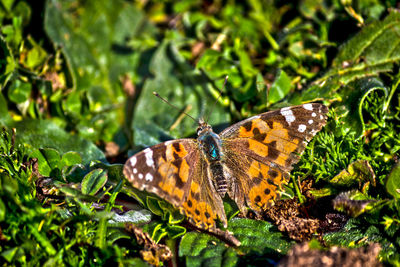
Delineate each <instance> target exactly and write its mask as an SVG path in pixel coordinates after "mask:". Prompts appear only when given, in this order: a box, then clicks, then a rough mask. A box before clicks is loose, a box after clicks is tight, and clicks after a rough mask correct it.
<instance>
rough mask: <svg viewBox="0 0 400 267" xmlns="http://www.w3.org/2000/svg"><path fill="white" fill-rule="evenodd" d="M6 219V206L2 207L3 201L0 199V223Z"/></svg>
mask: <svg viewBox="0 0 400 267" xmlns="http://www.w3.org/2000/svg"><path fill="white" fill-rule="evenodd" d="M5 217H6V206H5V205H4V202H3V200H1V198H0V222H2V221H4V218H5Z"/></svg>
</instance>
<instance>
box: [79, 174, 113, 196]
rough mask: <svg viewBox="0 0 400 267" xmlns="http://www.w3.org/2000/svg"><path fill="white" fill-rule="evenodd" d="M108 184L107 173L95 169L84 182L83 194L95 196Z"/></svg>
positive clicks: (87, 175) (86, 176)
mask: <svg viewBox="0 0 400 267" xmlns="http://www.w3.org/2000/svg"><path fill="white" fill-rule="evenodd" d="M106 182H107V171H104V170H103V169H95V170H93V171H91V172H89V173H88V174H86V175H85V177H84V178H83V180H82V184H81V186H82V187H81V191H82V194H85V195H91V196H94V195H95V194H96V193H97V192H98V191H99V190H100V189H101V188H102V187H103V186H104V185H105V184H106Z"/></svg>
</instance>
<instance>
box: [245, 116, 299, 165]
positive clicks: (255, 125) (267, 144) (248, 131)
mask: <svg viewBox="0 0 400 267" xmlns="http://www.w3.org/2000/svg"><path fill="white" fill-rule="evenodd" d="M238 137H239V138H249V139H248V144H249V149H250V150H251V151H253V152H254V153H256V154H257V155H259V156H261V157H269V158H270V160H271V161H272V162H274V163H276V164H278V165H280V166H285V165H286V161H287V159H288V158H289V157H290V154H291V153H292V152H295V151H296V149H298V148H299V143H300V140H299V139H297V138H292V137H290V136H289V131H288V130H287V129H286V128H285V127H284V125H282V124H281V123H279V122H275V121H272V122H271V123H270V124H268V123H266V122H265V121H263V120H261V119H254V120H251V121H249V122H247V123H245V124H244V125H243V126H241V127H240V128H239V133H238Z"/></svg>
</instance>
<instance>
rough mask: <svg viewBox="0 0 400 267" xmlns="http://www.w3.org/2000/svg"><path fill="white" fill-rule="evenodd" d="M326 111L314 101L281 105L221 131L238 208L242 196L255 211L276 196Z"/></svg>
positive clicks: (317, 128)
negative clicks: (290, 105)
mask: <svg viewBox="0 0 400 267" xmlns="http://www.w3.org/2000/svg"><path fill="white" fill-rule="evenodd" d="M327 111H328V109H327V108H326V107H325V106H324V105H322V104H316V103H313V104H305V105H300V106H294V107H288V108H283V109H280V110H276V111H271V112H266V113H263V114H260V115H257V116H254V117H251V118H249V119H247V120H244V121H241V122H239V123H237V124H234V125H232V126H231V127H229V128H227V129H225V130H224V131H223V132H222V133H221V134H220V136H221V138H222V140H223V147H224V153H225V154H226V157H225V158H226V160H225V161H226V165H227V167H228V169H231V170H233V171H232V173H233V175H232V177H233V180H232V183H233V186H232V187H231V191H230V192H229V195H230V197H231V198H233V199H235V201H236V199H238V201H236V202H237V204H238V206H239V207H240V208H241V209H243V207H241V203H240V200H241V199H243V197H244V198H245V199H246V201H247V204H248V206H250V208H252V209H255V210H257V209H260V208H263V207H265V206H266V205H267V204H268V202H269V201H270V200H273V199H275V198H276V197H277V192H279V191H280V190H281V185H282V184H283V183H286V181H287V179H288V177H289V171H290V170H291V169H292V168H293V165H294V164H295V163H297V162H298V160H299V158H300V154H301V153H302V152H303V151H304V148H305V145H306V144H307V141H309V140H310V139H311V138H312V137H313V136H314V135H315V134H316V133H317V132H318V131H319V130H321V128H322V127H323V126H324V125H325V123H326V113H327ZM241 201H243V200H241Z"/></svg>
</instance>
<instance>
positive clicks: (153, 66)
mask: <svg viewBox="0 0 400 267" xmlns="http://www.w3.org/2000/svg"><path fill="white" fill-rule="evenodd" d="M146 60H148V61H149V66H148V68H149V69H148V71H149V72H150V73H151V74H152V75H154V78H152V79H147V80H146V82H145V84H144V86H143V90H142V92H141V95H140V96H139V99H138V104H137V107H136V110H135V112H134V119H133V123H132V129H133V131H134V133H135V134H134V142H133V143H134V144H135V145H136V146H142V147H148V146H151V145H155V144H157V143H159V142H160V141H166V140H168V139H172V138H182V137H185V136H189V135H192V134H193V133H194V132H195V130H196V127H197V125H196V124H197V122H193V120H191V119H190V118H188V117H185V116H183V114H182V111H181V110H175V109H174V108H171V107H170V106H169V105H166V104H163V103H162V101H161V100H160V99H158V98H156V97H154V95H153V92H154V91H156V92H157V93H159V94H160V95H161V96H163V97H164V98H166V99H168V101H169V102H171V103H172V104H173V105H175V106H177V107H178V108H182V110H185V111H186V112H187V113H189V114H190V115H191V116H193V117H194V118H200V117H203V116H205V114H206V113H207V111H208V110H209V109H211V108H212V104H210V106H209V107H208V106H207V103H213V102H215V100H213V99H212V98H210V94H213V93H214V92H215V93H216V94H215V95H216V96H217V95H218V92H217V91H216V90H215V89H214V88H213V87H212V85H211V84H209V82H208V80H207V79H206V78H205V77H204V76H201V75H200V72H199V71H198V70H195V69H194V68H193V67H191V66H190V65H188V64H187V63H186V62H184V60H183V58H182V56H181V55H180V54H179V53H178V50H177V47H176V46H175V44H174V43H171V42H169V41H164V42H163V43H161V44H160V46H159V47H158V48H157V50H156V51H155V52H154V54H152V55H151V57H150V58H148V59H146ZM176 69H179V70H181V72H182V75H179V76H174V75H171V73H174V72H175V71H176ZM221 81H222V82H223V79H221ZM171 88H173V90H171ZM204 107H207V108H206V109H204ZM227 119H228V114H226V112H224V111H223V109H222V108H221V107H219V106H216V107H215V108H214V109H213V112H212V114H211V115H210V118H209V122H210V123H212V124H214V123H222V122H226V121H227Z"/></svg>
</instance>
